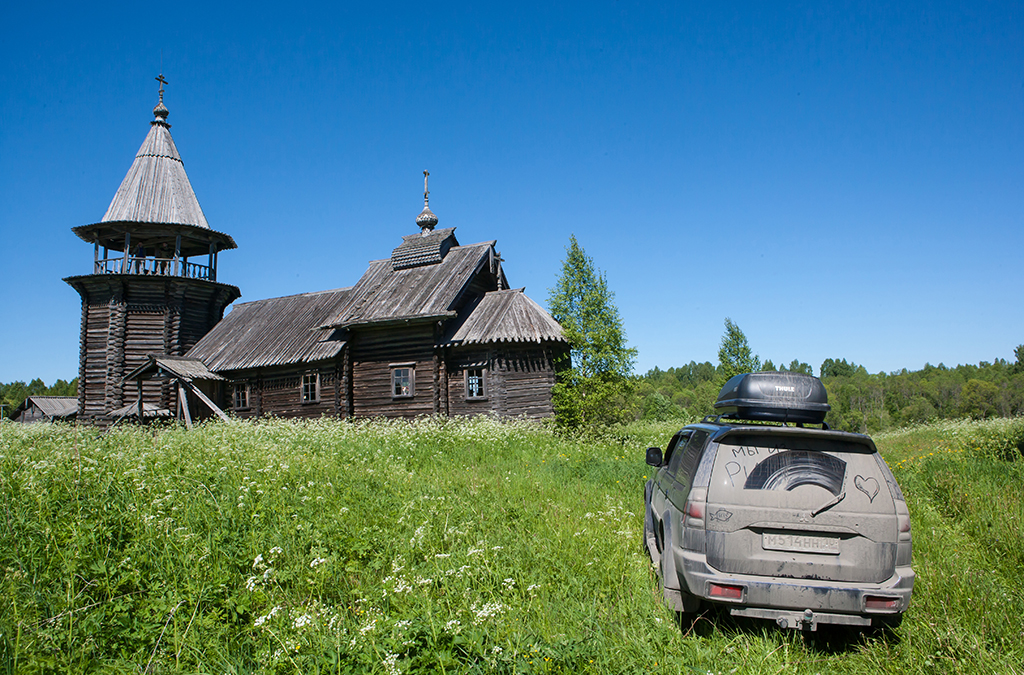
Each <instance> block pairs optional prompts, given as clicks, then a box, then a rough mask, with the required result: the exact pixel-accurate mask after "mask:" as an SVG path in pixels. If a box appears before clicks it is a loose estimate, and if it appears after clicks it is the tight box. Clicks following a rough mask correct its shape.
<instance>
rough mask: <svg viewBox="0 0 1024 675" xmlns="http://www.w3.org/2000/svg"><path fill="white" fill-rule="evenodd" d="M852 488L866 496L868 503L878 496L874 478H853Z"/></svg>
mask: <svg viewBox="0 0 1024 675" xmlns="http://www.w3.org/2000/svg"><path fill="white" fill-rule="evenodd" d="M853 484H854V486H855V487H856V488H857V489H858V490H860V491H861V492H863V493H864V494H866V495H867V496H868V501H869V502H874V501H875V496H876V495H877V494H878V481H877V480H875V479H874V478H865V477H864V476H854V477H853Z"/></svg>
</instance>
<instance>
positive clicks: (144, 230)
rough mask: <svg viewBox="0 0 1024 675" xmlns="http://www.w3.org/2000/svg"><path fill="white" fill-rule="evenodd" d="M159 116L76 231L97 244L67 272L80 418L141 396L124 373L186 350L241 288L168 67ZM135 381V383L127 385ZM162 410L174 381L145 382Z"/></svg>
mask: <svg viewBox="0 0 1024 675" xmlns="http://www.w3.org/2000/svg"><path fill="white" fill-rule="evenodd" d="M157 80H159V81H160V101H159V102H158V103H157V105H156V107H155V108H153V115H154V117H155V119H154V120H153V121H152V122H150V129H149V134H148V135H147V136H146V140H145V141H143V143H142V147H141V148H139V152H138V153H137V154H136V155H135V161H134V162H132V165H131V168H130V169H128V174H127V175H126V176H125V177H124V180H123V181H122V182H121V187H120V188H119V189H118V190H117V194H115V195H114V199H113V201H112V202H111V203H110V207H109V208H108V209H107V212H106V214H104V216H103V218H102V220H100V222H98V223H95V224H93V225H81V226H79V227H75V228H72V231H73V232H74V233H75V234H77V235H78V236H79V237H81V238H82V239H83V240H85V241H86V242H88V243H90V244H92V245H93V262H92V273H91V274H85V275H81V276H72V277H67V278H66V279H64V281H66V282H67V283H68V284H70V285H71V286H72V287H73V288H74V289H75V290H76V291H78V293H79V295H81V297H82V334H81V343H80V360H79V372H78V382H79V384H78V419H79V420H80V421H87V422H91V423H96V424H106V423H108V422H109V421H110V420H111V413H113V412H115V411H117V410H118V409H120V408H122V407H124V406H125V405H126V404H131V403H134V402H135V401H136V400H137V396H138V394H137V391H136V388H135V387H136V385H135V384H134V383H131V384H130V385H129V384H128V383H125V382H123V381H122V380H123V378H124V376H125V375H126V374H127V373H129V372H131V371H132V370H133V369H134V368H136V367H137V366H139V365H142V364H143V363H144V362H145V361H146V358H147V356H148V355H150V354H157V355H167V356H181V355H183V354H184V353H185V352H187V351H188V350H189V349H190V348H191V347H192V346H193V345H194V344H195V343H196V342H198V341H199V339H200V338H201V337H203V336H204V335H205V334H206V333H207V332H209V330H210V329H211V328H213V326H214V325H215V324H216V323H217V322H218V321H220V319H221V318H222V317H223V315H224V309H225V308H226V307H227V306H228V305H229V304H231V303H232V302H233V301H234V300H235V299H237V298H238V297H239V296H240V295H241V293H240V292H239V290H238V288H237V287H235V286H229V285H227V284H223V283H220V282H219V281H218V280H217V258H218V254H219V253H220V252H221V251H223V250H225V249H232V248H236V246H235V242H234V240H233V239H232V238H231V237H230V236H229V235H227V234H223V233H221V232H216V231H214V230H212V229H211V228H210V225H209V223H207V222H206V216H205V215H203V210H202V209H201V208H200V206H199V200H198V199H196V195H195V192H193V190H192V185H191V183H189V180H188V176H187V175H185V167H184V165H183V164H182V161H181V156H180V155H179V154H178V149H177V148H176V147H175V145H174V139H172V138H171V133H170V128H171V125H170V124H168V123H167V116H168V110H167V108H166V107H165V106H164V88H163V85H164V84H166V81H165V80H164V79H163V75H161V76H160V77H158V78H157ZM129 389H130V391H129ZM142 400H143V403H144V404H146V406H145V407H146V408H147V409H149V410H151V411H153V412H154V413H160V412H164V411H167V412H170V411H173V410H174V409H175V407H176V406H177V392H176V390H175V389H174V388H172V387H171V386H170V385H169V384H168V383H166V382H160V381H157V380H153V381H148V382H146V383H144V385H143V396H142Z"/></svg>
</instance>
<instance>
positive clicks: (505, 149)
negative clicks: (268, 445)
mask: <svg viewBox="0 0 1024 675" xmlns="http://www.w3.org/2000/svg"><path fill="white" fill-rule="evenodd" d="M0 34H2V38H3V39H2V40H0V64H2V67H0V228H2V234H3V236H2V240H0V241H2V249H0V250H2V251H3V256H2V260H3V275H2V278H3V280H4V291H5V292H4V294H3V304H2V309H0V382H10V381H13V380H26V381H27V380H29V379H31V378H33V377H41V378H43V380H44V381H46V382H47V384H50V383H52V382H53V381H54V380H55V379H57V378H65V379H70V378H72V377H75V376H76V375H77V373H78V340H79V328H80V316H81V313H80V312H81V309H80V301H79V297H78V294H77V293H76V292H75V291H74V290H73V289H72V288H71V287H70V286H68V285H66V284H65V283H64V282H63V281H61V279H62V278H63V277H65V276H72V275H77V274H85V273H88V272H89V270H90V265H91V261H92V248H91V247H90V246H89V245H88V244H86V243H84V242H83V241H81V240H80V239H78V237H76V236H75V235H74V234H73V233H72V232H71V228H72V227H74V226H77V225H84V224H89V223H94V222H97V221H98V220H99V219H100V218H101V217H102V216H103V213H104V211H105V210H106V208H107V206H108V204H109V203H110V200H111V199H112V198H113V196H114V193H115V191H116V190H117V187H118V185H119V184H120V182H121V179H122V178H123V177H124V175H125V173H126V172H127V170H128V167H129V166H130V164H131V162H132V159H133V157H134V155H135V152H136V150H137V149H138V147H139V145H140V144H141V143H142V140H143V138H144V137H145V135H146V133H147V131H148V129H149V121H150V120H151V119H152V113H151V111H152V108H153V106H154V105H155V104H156V101H157V83H156V82H155V81H154V79H153V78H154V77H155V76H156V75H157V74H158V73H159V72H160V71H161V68H162V70H163V73H164V75H165V76H166V78H167V79H168V81H169V82H170V85H169V86H168V87H167V92H166V96H165V101H166V104H167V107H168V108H169V109H170V117H169V119H168V121H169V122H170V123H171V124H172V125H173V128H172V130H171V133H172V135H173V136H174V139H175V142H176V143H177V146H178V150H179V151H180V152H181V155H182V158H183V160H184V163H185V169H186V171H187V172H188V175H189V178H190V179H191V182H192V185H193V187H194V189H195V191H196V194H197V195H198V197H199V201H200V204H201V205H202V207H203V210H204V212H205V213H206V217H207V219H208V220H209V222H210V224H211V226H212V227H213V228H214V229H216V230H219V231H222V232H227V233H229V234H231V235H232V236H233V237H234V238H235V240H236V241H237V243H238V246H239V248H238V249H237V250H234V251H229V252H226V253H223V254H221V256H220V278H221V280H222V281H225V282H227V283H232V284H235V285H237V286H238V287H239V288H240V289H241V291H242V300H243V301H245V300H256V299H260V298H266V297H272V296H278V295H286V294H291V293H299V292H305V291H315V290H323V289H327V288H337V287H342V286H349V285H352V284H354V283H355V282H356V281H357V280H358V278H359V276H360V275H361V274H362V272H363V270H364V269H365V267H366V262H367V261H368V260H371V259H379V258H383V257H386V256H388V255H389V254H390V251H391V249H392V248H393V247H395V246H396V245H398V244H399V243H400V242H401V237H402V235H406V234H411V233H413V232H414V231H416V227H415V223H414V219H415V217H416V215H417V214H418V213H419V211H420V209H421V208H422V195H421V190H422V175H421V172H422V170H423V169H429V170H430V172H431V208H432V209H433V210H434V212H435V213H437V215H438V217H439V218H440V225H439V226H440V227H451V226H455V227H457V228H458V231H457V236H458V238H459V240H460V241H461V242H463V243H474V242H478V241H486V240H490V239H497V240H498V249H499V250H500V251H501V252H502V253H503V256H504V259H505V261H506V262H505V272H506V274H507V275H508V278H509V281H510V283H511V284H512V285H513V286H515V287H518V286H526V290H527V293H528V294H529V295H530V296H531V297H533V298H534V299H536V300H537V301H538V302H540V303H541V304H546V302H547V297H548V289H549V288H551V287H552V286H553V285H554V282H555V279H556V276H557V275H558V272H559V268H560V265H561V261H562V259H563V257H564V254H565V247H566V245H567V244H568V241H569V236H570V235H571V234H575V235H576V237H577V239H578V240H579V242H580V244H581V245H582V246H583V247H584V248H585V250H586V251H587V253H588V254H590V255H591V256H592V257H593V258H594V260H595V262H596V264H597V266H598V267H599V268H601V269H602V270H603V271H604V272H605V273H606V274H607V279H608V283H609V285H610V286H611V288H612V289H613V290H614V291H615V293H616V301H617V304H618V307H619V309H620V311H621V314H622V317H623V319H624V323H625V328H626V332H627V334H628V337H629V341H630V343H631V344H632V345H633V346H635V347H637V348H638V349H639V359H638V362H637V371H638V372H641V373H642V372H646V371H647V370H648V369H650V368H652V367H654V366H659V367H661V368H667V367H670V366H678V365H683V364H685V363H687V362H689V361H691V360H696V361H705V360H707V361H712V362H715V361H717V350H718V344H719V340H720V339H721V336H722V333H723V330H724V319H725V317H727V316H728V317H731V318H732V319H733V320H734V321H735V322H736V323H737V324H738V325H739V326H740V328H742V329H743V331H744V332H745V333H746V335H747V337H748V339H749V341H750V344H751V346H752V347H753V349H754V351H755V352H756V353H758V354H759V355H760V356H761V358H762V359H765V358H770V359H772V360H773V361H775V363H776V364H778V363H780V362H784V363H788V362H789V361H790V360H791V359H794V358H798V359H800V360H802V361H806V362H808V363H810V364H811V365H812V366H814V368H815V371H816V372H817V369H818V367H819V366H820V364H821V362H822V361H823V360H824V359H826V358H846V359H847V360H852V361H855V362H857V363H859V364H862V365H864V366H865V367H867V368H868V370H870V371H872V372H878V371H892V370H898V369H900V368H909V369H919V368H921V367H922V366H923V365H924V364H925V363H926V362H929V363H932V364H938V363H940V362H942V363H945V364H946V365H956V364H960V363H977V362H979V361H981V360H987V361H990V360H992V359H994V358H1006V359H1008V360H1013V348H1014V347H1015V346H1016V345H1018V344H1021V343H1022V342H1024V313H1022V307H1021V300H1020V298H1021V290H1022V280H1024V279H1022V277H1024V272H1022V268H1024V266H1022V264H1021V251H1022V250H1024V246H1022V244H1024V232H1022V229H1024V228H1022V225H1024V222H1022V220H1024V4H1021V3H1019V2H991V3H989V2H970V3H968V2H962V3H941V2H927V3H923V2H890V3H841V4H839V3H836V4H826V3H819V2H808V3H804V4H799V3H683V2H672V3H664V4H663V5H661V6H660V7H659V6H655V5H654V3H647V2H644V3H633V2H587V3H579V4H575V5H573V4H564V3H553V2H545V3H538V4H531V3H510V4H504V5H499V4H496V3H479V2H475V3H460V4H448V3H429V2H415V3H381V4H377V3H358V4H357V3H324V4H322V5H313V4H306V3H280V2H274V3H260V2H250V3H246V4H244V5H240V6H238V7H237V8H226V7H222V6H221V3H214V2H205V3H192V2H173V3H138V2H133V3H125V4H121V5H120V6H115V5H113V4H111V3H67V4H57V5H52V4H47V3H43V4H41V5H37V4H32V3H27V2H8V3H4V5H3V7H2V9H0ZM161 51H162V54H163V56H162V59H163V61H162V65H161Z"/></svg>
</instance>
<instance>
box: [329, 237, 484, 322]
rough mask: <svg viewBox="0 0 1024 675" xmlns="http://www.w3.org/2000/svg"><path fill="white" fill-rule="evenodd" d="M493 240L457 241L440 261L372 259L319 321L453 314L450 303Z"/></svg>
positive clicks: (472, 274)
mask: <svg viewBox="0 0 1024 675" xmlns="http://www.w3.org/2000/svg"><path fill="white" fill-rule="evenodd" d="M443 232H444V231H443V230H442V231H439V232H438V234H439V235H440V234H442V233H443ZM413 236H415V237H419V236H420V235H413ZM452 239H454V237H452ZM403 245H404V244H403ZM493 246H494V242H493V241H491V242H483V243H480V244H471V245H469V246H457V245H456V246H452V247H451V248H450V249H449V250H448V252H447V254H446V255H445V256H444V258H443V259H442V260H441V261H440V262H436V263H433V264H422V265H418V266H415V267H403V268H400V269H395V268H394V265H393V264H392V259H387V260H374V261H372V262H371V263H370V266H369V268H368V269H367V270H366V272H365V273H364V274H363V276H362V278H361V279H360V280H359V283H357V284H356V285H355V286H354V287H353V288H352V293H351V297H350V299H349V302H348V303H347V304H345V305H344V306H342V307H341V308H340V310H339V311H338V312H337V313H335V314H334V315H333V316H331V317H330V318H328V319H327V320H326V321H325V322H324V324H323V325H324V327H329V326H335V327H343V326H352V325H358V324H372V323H385V322H389V321H407V320H416V319H434V318H436V319H440V318H447V317H454V316H455V311H454V310H455V309H456V307H455V306H454V305H456V304H457V302H458V300H459V299H460V298H461V297H462V296H463V294H464V291H465V290H466V287H467V286H468V285H469V283H470V282H471V281H472V280H473V277H474V276H475V274H476V273H477V272H478V271H479V270H480V269H481V268H482V267H483V266H485V265H488V264H489V263H490V261H491V260H492V259H493V255H492V254H491V251H492V248H493ZM400 248H401V246H399V249H400ZM395 250H396V251H397V250H398V249H395Z"/></svg>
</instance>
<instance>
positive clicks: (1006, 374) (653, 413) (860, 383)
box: [635, 345, 1024, 433]
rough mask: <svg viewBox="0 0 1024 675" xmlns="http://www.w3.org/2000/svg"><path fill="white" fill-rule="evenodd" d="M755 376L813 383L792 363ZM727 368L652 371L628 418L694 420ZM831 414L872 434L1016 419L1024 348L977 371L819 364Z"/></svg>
mask: <svg viewBox="0 0 1024 675" xmlns="http://www.w3.org/2000/svg"><path fill="white" fill-rule="evenodd" d="M761 370H778V371H790V372H799V373H805V374H808V375H814V374H815V373H814V372H813V369H812V368H811V366H810V365H808V364H807V363H804V362H802V361H799V360H796V359H794V360H793V361H792V362H791V363H790V364H789V366H780V367H778V368H776V367H775V366H774V365H773V364H772V362H771V361H766V362H765V363H764V365H763V366H762V367H761ZM730 372H731V371H730V369H729V367H728V366H724V367H723V365H722V364H721V363H720V364H718V365H715V364H712V363H710V362H704V363H696V362H694V361H691V362H690V363H689V364H687V365H685V366H681V367H678V368H669V369H668V370H661V369H659V368H653V369H652V370H649V371H648V372H647V373H646V374H645V375H642V376H640V377H639V378H638V380H639V382H638V385H637V387H636V391H637V398H638V400H637V401H636V402H635V413H636V414H637V415H638V416H639V417H641V418H646V419H656V420H657V419H672V418H677V417H678V418H683V417H699V416H702V415H706V414H708V413H710V412H711V411H712V405H713V404H714V401H715V398H716V397H717V395H718V390H719V388H720V387H721V385H722V384H724V382H725V380H726V379H727V378H726V376H727V375H728V374H729V373H730ZM817 375H818V376H819V377H820V378H821V381H822V382H823V383H824V385H825V388H826V389H827V390H828V400H829V404H830V405H831V406H832V411H831V412H830V413H829V414H828V417H827V418H826V421H827V422H828V424H829V425H830V426H831V427H833V428H836V429H843V430H846V431H857V432H861V433H874V432H878V431H882V430H885V429H891V428H895V427H900V426H906V425H908V424H914V423H918V422H927V421H930V420H936V419H959V418H972V419H987V418H991V417H1013V416H1017V415H1024V345H1021V346H1019V347H1017V349H1016V361H1015V362H1012V363H1011V362H1009V361H1007V360H1005V359H996V360H995V361H992V362H988V361H982V362H980V363H978V364H977V365H959V366H955V367H948V366H945V365H942V364H939V365H937V366H933V365H925V367H924V368H922V369H921V370H915V371H911V370H907V369H905V368H904V369H903V370H900V371H897V372H892V373H884V372H883V373H869V372H868V371H867V369H866V368H864V366H859V365H857V364H855V363H851V362H849V361H847V360H846V359H825V361H824V362H823V363H822V364H821V366H820V368H819V369H818V372H817Z"/></svg>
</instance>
